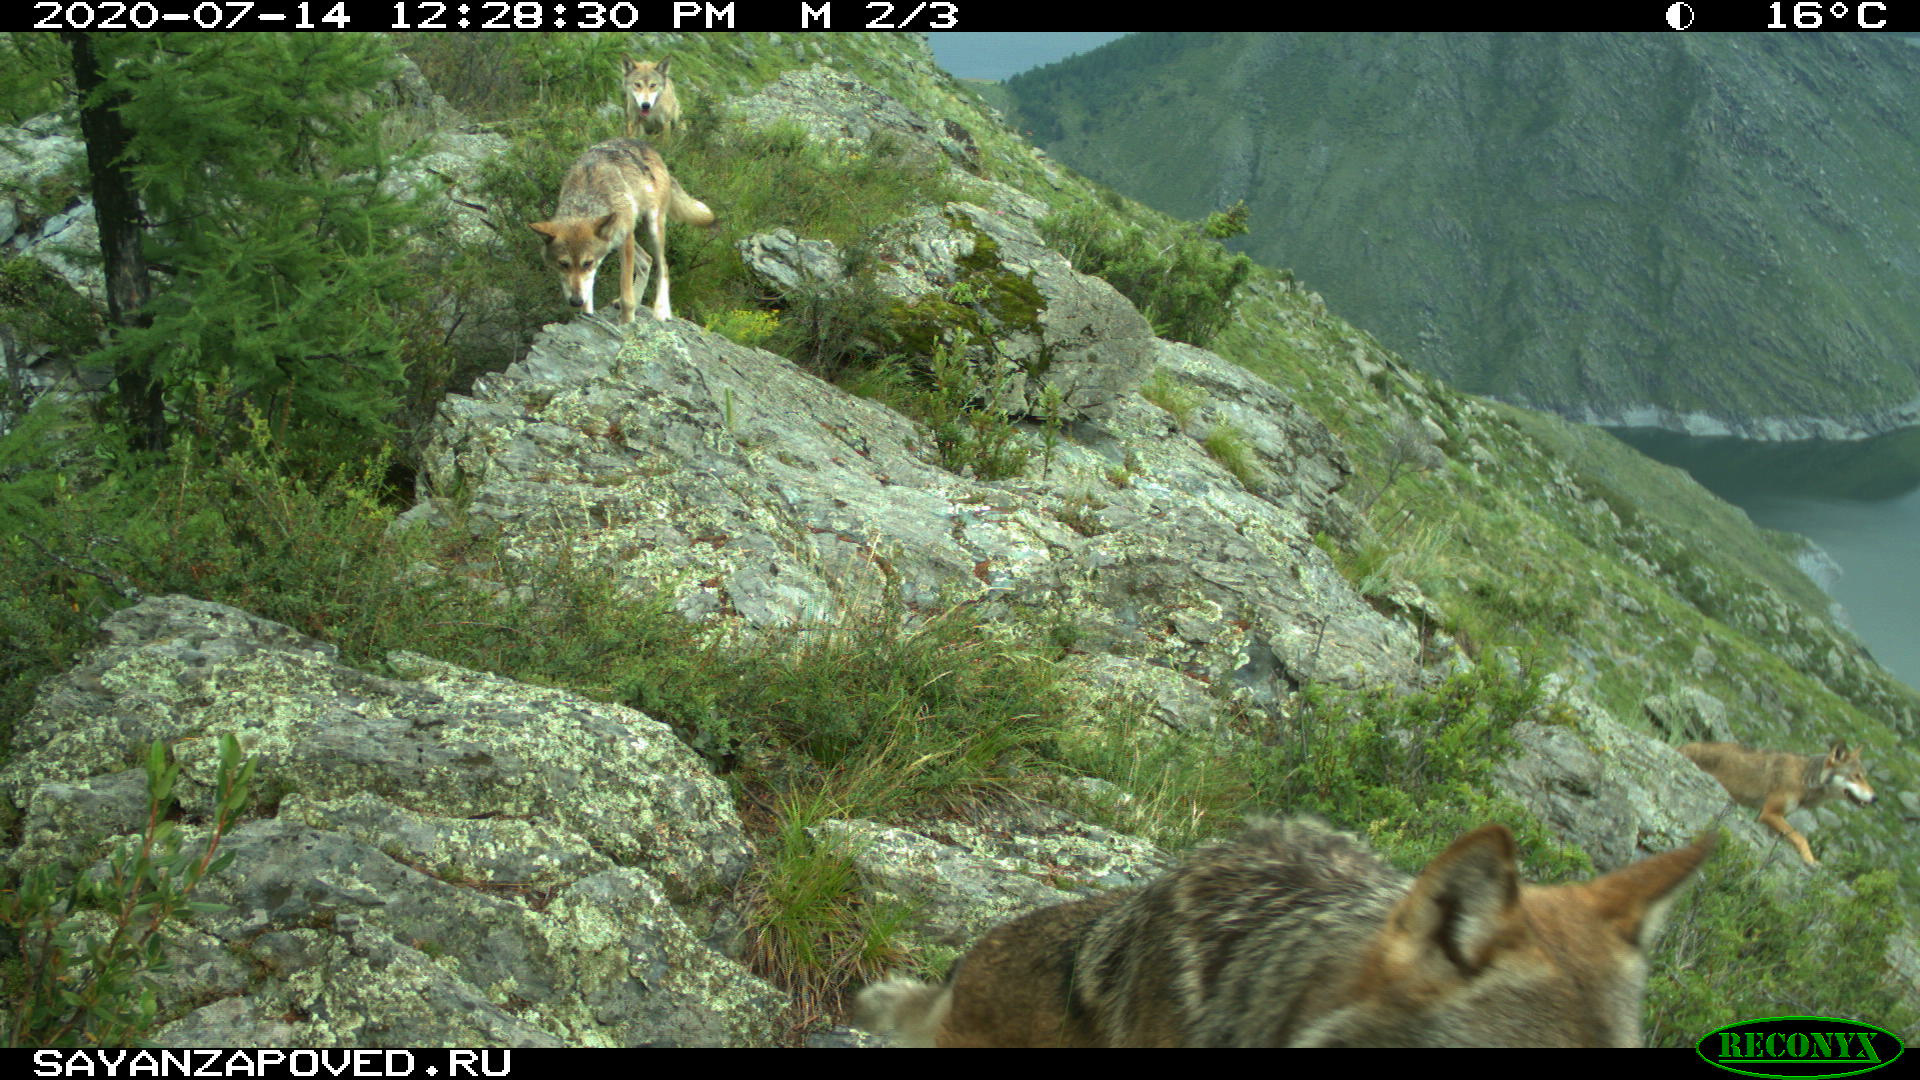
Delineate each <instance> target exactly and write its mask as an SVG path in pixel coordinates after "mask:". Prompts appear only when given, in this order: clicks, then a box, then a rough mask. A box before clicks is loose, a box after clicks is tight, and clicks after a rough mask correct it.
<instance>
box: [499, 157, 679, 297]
mask: <svg viewBox="0 0 1920 1080" xmlns="http://www.w3.org/2000/svg"><path fill="white" fill-rule="evenodd" d="M668 218H672V219H673V220H674V221H679V222H685V223H687V224H691V225H712V224H713V223H714V221H715V220H716V219H715V217H714V213H713V211H712V210H711V209H709V208H708V207H707V204H706V203H703V202H701V201H700V200H698V199H696V198H694V197H693V196H691V195H688V194H687V193H686V192H685V191H684V190H682V189H681V187H680V182H679V181H677V180H675V179H674V178H673V177H672V176H671V175H669V174H668V173H667V163H666V160H665V159H664V158H662V157H661V156H660V152H659V151H658V150H655V149H654V148H653V147H651V146H648V145H647V144H646V143H645V142H642V141H641V140H639V139H612V140H609V141H607V142H603V143H600V144H599V145H597V146H594V147H592V148H590V149H589V150H587V152H586V153H584V154H582V155H580V157H579V159H578V160H576V161H575V162H574V163H573V167H572V168H570V169H568V170H567V176H566V179H565V180H563V181H561V183H560V207H559V209H558V210H555V211H554V216H553V220H551V221H531V222H528V223H527V227H528V228H530V229H532V230H533V231H534V232H537V233H539V234H540V235H541V236H544V237H546V258H547V264H548V265H549V266H552V267H553V269H554V270H555V271H556V272H558V273H559V275H560V288H561V291H562V292H563V293H565V294H566V297H567V302H568V303H570V304H572V305H573V306H574V307H577V308H581V309H583V310H584V311H585V312H586V313H587V314H588V315H591V314H593V282H594V277H595V275H597V274H598V273H599V272H600V265H601V264H602V263H604V262H605V261H606V259H607V256H608V255H610V254H612V252H613V247H614V245H615V244H616V243H617V244H619V245H620V321H621V322H632V321H633V312H634V308H635V307H636V306H637V304H636V301H635V299H634V289H633V264H634V249H633V239H634V233H635V232H636V231H641V232H643V233H644V235H645V237H646V243H647V255H648V259H649V262H648V266H649V269H650V271H651V272H652V273H653V274H655V275H657V276H658V279H659V285H658V286H656V287H655V289H654V294H653V313H654V314H655V315H657V316H659V317H660V318H662V319H671V318H673V304H672V301H671V299H670V297H669V296H668V291H667V219H668ZM645 284H646V281H645V279H642V281H641V285H642V286H643V287H644V286H645Z"/></svg>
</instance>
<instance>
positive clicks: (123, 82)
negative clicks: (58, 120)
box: [76, 34, 420, 459]
mask: <svg viewBox="0 0 1920 1080" xmlns="http://www.w3.org/2000/svg"><path fill="white" fill-rule="evenodd" d="M91 46H92V48H93V50H94V51H95V52H96V53H97V54H98V56H99V58H100V63H99V68H100V72H101V75H102V79H101V84H100V89H99V90H98V91H96V92H95V93H93V94H90V95H89V100H90V101H92V102H95V103H100V104H106V105H108V106H109V107H111V108H112V109H114V110H115V112H117V114H118V118H119V121H120V123H121V125H123V128H124V132H125V146H124V152H122V153H120V154H117V155H115V158H114V160H115V161H116V162H117V163H118V165H119V166H120V167H121V168H124V169H125V170H126V172H127V173H128V174H129V175H130V176H131V177H132V178H133V182H134V186H135V187H136V188H137V190H138V192H139V196H140V201H141V205H142V206H143V207H144V221H145V224H146V235H145V241H146V243H145V250H146V255H147V259H148V261H149V263H150V264H151V265H152V266H153V267H154V268H155V269H156V270H159V271H162V272H164V273H165V274H166V275H168V276H169V277H168V279H167V280H164V281H163V282H161V283H157V284H156V285H155V287H154V288H153V295H152V298H151V299H150V300H149V301H148V302H147V303H146V305H145V307H144V308H143V309H142V311H141V316H140V318H139V319H138V320H135V324H134V325H125V326H122V327H121V328H120V329H119V330H118V332H117V334H116V337H115V340H114V341H113V343H112V344H111V345H110V346H108V349H107V354H108V357H109V358H110V359H111V360H112V361H113V362H114V363H115V365H116V369H117V370H119V371H120V372H122V373H123V374H122V378H123V380H131V381H132V382H134V383H135V384H137V383H138V381H139V380H143V379H144V380H151V382H152V383H153V385H155V386H157V387H158V388H159V389H160V392H161V393H162V394H164V395H165V398H166V401H167V404H168V405H169V406H171V407H172V408H173V409H174V410H175V412H176V415H184V414H185V412H187V411H189V410H192V409H194V408H195V407H196V406H195V402H196V396H197V395H198V392H199V391H203V390H211V389H216V388H220V389H225V390H226V391H227V392H228V396H227V397H225V398H220V397H219V396H218V395H215V396H214V398H213V400H217V401H220V400H223V401H224V402H225V403H226V405H227V406H228V407H227V409H226V411H225V412H224V413H221V412H216V413H214V414H213V415H211V416H209V415H207V413H206V411H205V410H204V409H201V410H200V411H199V412H198V413H197V414H196V418H197V419H200V420H202V421H211V423H212V425H213V427H214V429H215V430H214V431H213V432H212V434H213V435H214V436H215V437H216V438H220V439H225V438H230V437H232V436H233V435H234V433H235V431H236V430H237V428H236V427H235V426H234V425H233V424H232V423H231V421H233V420H237V419H238V414H239V413H240V411H241V409H242V407H243V406H246V407H251V408H253V409H256V410H258V411H259V412H260V413H261V414H263V415H265V416H266V417H267V418H268V419H269V420H270V421H271V423H272V424H273V430H274V433H275V435H276V437H278V438H280V439H282V440H283V441H284V442H285V443H286V444H287V445H288V446H289V447H292V448H294V449H296V450H297V451H300V452H301V453H303V454H309V455H311V454H318V455H320V456H321V458H322V459H325V458H331V457H336V456H341V455H352V454H355V453H357V452H358V451H360V450H362V449H365V448H366V447H368V446H370V445H372V444H373V443H374V442H375V441H377V440H378V439H379V438H380V437H382V436H384V435H385V434H387V432H388V431H389V423H388V418H389V416H390V415H391V413H392V412H393V410H394V405H395V394H396V391H397V389H398V386H399V383H400V381H401V377H402V374H403V373H402V361H401V357H400V345H401V341H400V339H401V333H400V329H399V320H398V318H397V308H398V306H399V305H400V304H401V303H403V302H404V300H405V298H406V296H407V295H408V292H409V282H408V280H407V277H406V270H405V265H404V261H403V254H404V252H403V245H404V242H405V237H406V236H407V235H408V231H409V226H410V225H412V224H414V223H415V222H417V221H418V220H419V217H420V208H419V205H418V203H417V202H416V201H415V200H413V199H410V198H408V197H407V196H405V195H404V194H403V193H402V192H401V190H400V187H399V185H396V184H395V183H394V170H395V168H396V166H397V165H399V164H403V163H404V162H405V160H406V154H407V151H406V149H405V148H402V147H397V146H394V145H391V144H390V142H391V141H390V139H389V138H388V137H387V134H386V132H385V127H384V125H383V123H382V121H383V117H384V111H383V110H382V109H381V108H380V107H379V102H380V100H381V93H382V88H383V84H385V83H386V82H387V81H388V80H390V79H391V77H392V75H393V72H394V71H395V69H396V67H397V62H396V59H395V57H394V54H393V52H392V49H391V46H390V45H388V44H387V43H386V42H385V41H384V40H383V39H379V38H375V37H372V36H363V35H357V34H356V35H334V34H114V35H94V36H93V40H92V42H91ZM77 48H78V47H77V46H76V50H77ZM76 55H78V53H77V51H76ZM88 134H89V138H90V139H91V138H92V133H91V131H89V132H88ZM102 225H103V231H104V227H105V225H106V220H105V218H104V217H103V219H102ZM199 396H200V397H201V400H203V401H204V400H205V397H204V395H199ZM130 419H133V420H135V422H136V426H138V424H139V422H140V421H139V418H137V417H130Z"/></svg>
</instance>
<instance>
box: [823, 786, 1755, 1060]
mask: <svg viewBox="0 0 1920 1080" xmlns="http://www.w3.org/2000/svg"><path fill="white" fill-rule="evenodd" d="M1716 835H1717V834H1714V833H1708V834H1706V835H1703V836H1701V837H1700V838H1699V839H1698V840H1696V841H1694V842H1693V843H1692V844H1690V845H1688V846H1686V847H1683V848H1679V849H1676V850H1674V851H1669V852H1666V853H1665V854H1662V855H1655V856H1652V857H1651V858H1647V859H1642V860H1641V861H1639V862H1637V863H1634V864H1633V865H1631V866H1628V867H1625V868H1624V869H1621V870H1616V871H1614V872H1613V873H1611V874H1607V875H1605V876H1603V877H1599V878H1595V879H1593V880H1591V881H1583V882H1575V883H1572V884H1567V885H1554V886H1543V885H1529V884H1526V883H1524V882H1522V881H1521V880H1520V874H1519V870H1518V868H1517V866H1516V865H1515V861H1514V844H1513V835H1512V834H1511V833H1509V832H1508V831H1507V830H1506V828H1504V827H1503V826H1500V825H1487V826H1483V827H1481V828H1479V829H1475V830H1474V831H1473V832H1470V833H1468V834H1466V835H1465V836H1462V837H1461V838H1460V839H1458V840H1456V841H1454V843H1453V846H1451V847H1449V848H1448V849H1447V850H1446V851H1445V852H1444V853H1443V854H1441V856H1440V857H1439V858H1437V859H1435V860H1434V861H1433V862H1432V863H1430V864H1428V866H1427V868H1426V869H1425V870H1424V871H1422V872H1421V874H1420V876H1419V877H1418V878H1415V879H1413V880H1411V881H1409V880H1408V879H1407V878H1406V877H1405V875H1402V874H1400V873H1399V872H1397V871H1395V870H1394V869H1393V868H1391V867H1389V866H1388V865H1387V864H1386V863H1385V862H1383V861H1382V860H1381V859H1380V858H1379V857H1378V856H1377V855H1374V854H1373V853H1372V852H1370V851H1368V850H1367V849H1366V848H1364V847H1362V846H1360V843H1359V841H1358V840H1356V839H1355V838H1354V837H1352V836H1349V835H1347V834H1345V833H1340V832H1335V831H1334V830H1332V829H1330V828H1328V827H1327V826H1325V825H1323V824H1321V823H1320V822H1318V821H1314V820H1312V819H1310V818H1302V819H1297V820H1294V821H1289V822H1285V823H1276V822H1255V823H1254V824H1252V825H1251V826H1250V827H1249V828H1248V829H1247V831H1246V832H1245V833H1244V834H1243V835H1241V836H1240V837H1239V838H1238V839H1236V840H1232V841H1229V842H1226V843H1222V844H1216V845H1213V846H1211V847H1207V848H1202V849H1201V850H1200V851H1199V852H1197V853H1196V854H1195V855H1194V856H1193V857H1192V858H1190V859H1189V860H1188V861H1187V862H1186V863H1185V864H1184V865H1182V866H1180V867H1179V868H1177V869H1175V870H1174V871H1172V872H1171V873H1169V874H1167V875H1166V876H1165V877H1162V878H1160V879H1159V880H1157V881H1155V882H1153V883H1152V884H1150V885H1147V886H1146V887H1145V888H1142V889H1139V890H1136V891H1120V892H1114V893H1108V894H1106V895H1104V896H1099V897H1095V898H1093V899H1090V900H1080V901H1076V902H1073V903H1068V904H1061V905H1058V906H1056V907H1050V908H1045V909H1043V910H1040V911H1036V912H1034V913H1032V914H1030V915H1027V916H1025V917H1023V918H1020V919H1016V920H1014V921H1013V922H1010V923H1007V924H1006V925H1004V926H1001V927H1000V928H999V929H996V930H994V931H993V932H991V933H989V934H988V935H987V936H986V937H985V938H983V939H982V940H981V941H980V943H979V944H978V945H976V946H975V947H974V949H973V951H972V952H970V953H968V954H967V955H966V956H964V957H962V958H961V959H960V960H959V961H958V962H957V963H956V964H955V967H954V970H953V972H952V973H951V974H950V975H949V976H948V980H947V984H946V985H945V986H930V985H927V984H925V983H919V982H915V981H913V980H910V979H890V980H887V981H885V982H881V983H877V984H875V985H873V986H870V987H868V988H867V989H865V990H863V991H861V992H860V996H859V998H858V1000H857V1003H856V1006H855V1012H854V1023H856V1024H858V1025H860V1026H862V1027H866V1028H868V1029H870V1030H875V1031H882V1032H887V1031H891V1032H897V1033H898V1041H899V1042H901V1043H902V1044H905V1045H917V1046H1638V1045H1640V1004H1641V995H1642V993H1643V991H1644V990H1645V986H1646V959H1645V951H1646V948H1647V946H1648V945H1649V944H1651V943H1652V941H1653V939H1654V937H1655V935H1657V934H1658V933H1659V930H1660V924H1661V921H1662V919H1663V918H1664V917H1665V915H1666V913H1667V910H1668V909H1669V908H1670V907H1671V906H1672V904H1673V902H1674V900H1675V899H1676V898H1677V897H1678V895H1679V890H1680V886H1681V885H1682V884H1684V883H1685V882H1686V880H1687V879H1688V878H1689V877H1690V876H1691V875H1692V874H1693V872H1694V870H1695V869H1696V868H1698V867H1699V865H1700V863H1701V860H1703V859H1705V858H1706V857H1707V854H1708V852H1710V851H1712V849H1713V844H1714V839H1715V837H1716Z"/></svg>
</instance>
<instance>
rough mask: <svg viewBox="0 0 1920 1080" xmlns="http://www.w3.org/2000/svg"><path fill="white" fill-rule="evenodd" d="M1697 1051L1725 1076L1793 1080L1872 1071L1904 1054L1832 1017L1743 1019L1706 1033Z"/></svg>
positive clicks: (1888, 1038)
mask: <svg viewBox="0 0 1920 1080" xmlns="http://www.w3.org/2000/svg"><path fill="white" fill-rule="evenodd" d="M1698 1049H1699V1051H1700V1056H1701V1057H1703V1058H1706V1059H1707V1062H1708V1063H1709V1064H1712V1065H1718V1066H1720V1067H1721V1068H1723V1069H1725V1070H1727V1071H1728V1072H1736V1073H1743V1074H1745V1075H1747V1076H1769V1077H1791V1078H1792V1080H1813V1078H1815V1077H1823V1076H1855V1075H1857V1074H1859V1073H1864V1072H1872V1071H1873V1070H1875V1069H1877V1068H1879V1067H1881V1066H1882V1065H1891V1064H1893V1061H1894V1059H1895V1058H1897V1057H1899V1056H1900V1055H1901V1053H1903V1052H1904V1050H1905V1048H1904V1047H1902V1046H1901V1045H1900V1040H1899V1039H1897V1038H1895V1037H1893V1036H1892V1035H1889V1034H1887V1033H1886V1032H1884V1031H1881V1030H1880V1029H1879V1028H1877V1027H1871V1026H1869V1025H1866V1024H1862V1023H1859V1022H1857V1021H1854V1020H1842V1019H1840V1018H1838V1017H1834V1016H1769V1017H1767V1018H1765V1019H1762V1020H1742V1021H1741V1022H1739V1023H1737V1024H1728V1025H1727V1026H1725V1027H1721V1028H1715V1029H1714V1030H1712V1031H1709V1032H1707V1036H1706V1038H1704V1039H1701V1040H1700V1045H1699V1047H1698Z"/></svg>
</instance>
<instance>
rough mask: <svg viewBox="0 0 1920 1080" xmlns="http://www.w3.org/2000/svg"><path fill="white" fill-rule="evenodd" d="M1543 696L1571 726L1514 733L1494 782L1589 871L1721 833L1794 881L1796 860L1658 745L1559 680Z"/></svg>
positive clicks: (1750, 816)
mask: <svg viewBox="0 0 1920 1080" xmlns="http://www.w3.org/2000/svg"><path fill="white" fill-rule="evenodd" d="M1548 688H1549V690H1550V691H1551V692H1552V693H1553V694H1554V695H1555V696H1556V697H1557V698H1558V699H1559V701H1560V702H1561V704H1562V705H1564V706H1565V709H1566V711H1565V716H1566V717H1570V718H1571V719H1572V720H1573V721H1574V722H1573V723H1572V724H1567V723H1555V724H1548V723H1536V722H1532V721H1525V722H1522V723H1519V724H1516V725H1514V729H1513V735H1514V738H1515V739H1517V740H1518V741H1519V743H1520V752H1519V753H1518V754H1515V755H1514V756H1513V758H1512V759H1510V760H1508V761H1505V762H1502V763H1501V765H1500V767H1499V769H1498V770H1497V772H1496V775H1497V776H1498V778H1499V781H1500V786H1501V788H1502V789H1503V790H1505V791H1507V792H1508V793H1509V794H1511V795H1513V796H1514V797H1515V798H1516V799H1518V800H1519V801H1520V804H1521V805H1522V806H1525V807H1526V808H1527V809H1528V810H1530V811H1532V812H1533V813H1534V815H1535V816H1537V817H1539V818H1540V820H1541V821H1543V822H1545V823H1546V825H1547V826H1548V827H1549V828H1551V829H1553V831H1554V832H1555V833H1556V834H1558V835H1559V837H1560V839H1562V840H1564V841H1566V842H1567V843H1569V844H1572V845H1574V846H1575V847H1578V848H1581V849H1582V850H1584V851H1586V853H1587V854H1588V855H1590V856H1592V858H1593V865H1594V866H1595V868H1597V869H1599V870H1603V871H1604V870H1614V869H1617V868H1619V867H1621V866H1625V865H1626V864H1627V863H1630V862H1632V861H1633V860H1635V859H1637V858H1639V857H1641V856H1642V855H1644V854H1646V853H1648V852H1657V851H1667V850H1669V849H1671V848H1676V847H1680V846H1681V845H1683V844H1686V843H1688V842H1689V841H1691V840H1692V839H1693V838H1694V837H1696V836H1698V835H1699V834H1700V833H1701V832H1702V831H1703V830H1706V829H1712V828H1718V827H1720V826H1722V825H1724V826H1726V827H1727V828H1728V829H1730V830H1732V831H1733V833H1734V834H1735V835H1737V836H1739V837H1740V838H1741V839H1742V840H1744V841H1746V842H1747V844H1748V845H1749V846H1750V847H1752V848H1753V849H1754V850H1755V851H1759V852H1763V853H1765V852H1768V851H1771V853H1772V858H1771V859H1770V861H1769V866H1770V868H1771V869H1772V871H1774V872H1776V873H1785V874H1788V875H1797V874H1799V873H1800V870H1799V862H1800V860H1799V857H1798V856H1797V855H1796V854H1795V853H1794V852H1793V849H1792V848H1789V847H1786V846H1785V845H1783V844H1779V843H1777V842H1776V841H1777V839H1778V838H1777V837H1776V835H1775V834H1774V833H1773V831H1772V830H1770V829H1768V828H1766V827H1765V826H1763V825H1761V824H1760V823H1759V821H1758V820H1757V816H1756V815H1755V814H1754V813H1753V812H1752V811H1748V810H1743V809H1739V808H1734V809H1733V810H1731V811H1729V809H1728V807H1729V802H1728V799H1727V792H1726V789H1725V788H1723V787H1721V786H1720V782H1719V781H1717V780H1715V779H1713V778H1712V777H1711V776H1708V775H1707V774H1706V773H1704V772H1702V771H1701V770H1700V769H1699V768H1698V767H1697V766H1695V765H1694V764H1693V762H1691V761H1688V760H1687V759H1686V758H1684V757H1681V756H1680V752H1679V751H1677V750H1675V749H1674V748H1673V747H1672V746H1670V745H1668V744H1667V743H1664V742H1661V741H1660V740H1658V739H1656V738H1653V737H1651V736H1649V735H1646V734H1644V733H1642V732H1638V731H1634V730H1632V729H1631V728H1628V727H1626V726H1625V725H1623V724H1621V723H1619V722H1618V721H1616V720H1614V719H1613V717H1611V716H1609V715H1608V714H1607V712H1606V710H1604V709H1602V708H1601V707H1600V706H1599V705H1598V704H1596V703H1595V702H1594V701H1593V700H1592V699H1591V698H1590V697H1589V696H1588V695H1587V694H1586V693H1585V692H1584V691H1582V690H1581V689H1579V688H1578V687H1576V686H1573V685H1570V684H1568V683H1567V682H1566V681H1565V680H1564V679H1563V678H1561V677H1559V676H1555V677H1552V678H1550V679H1549V680H1548Z"/></svg>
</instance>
